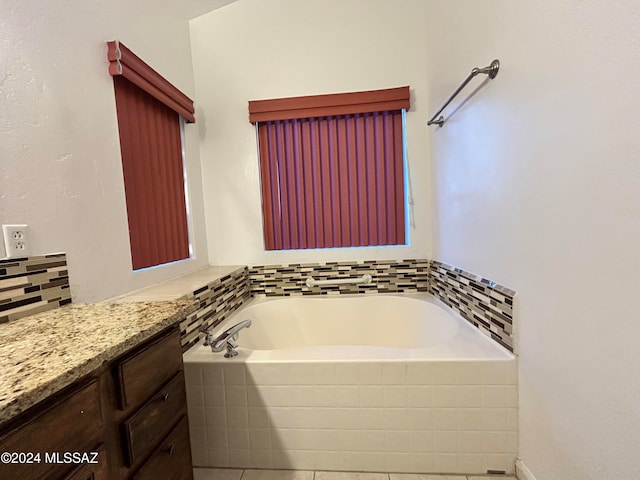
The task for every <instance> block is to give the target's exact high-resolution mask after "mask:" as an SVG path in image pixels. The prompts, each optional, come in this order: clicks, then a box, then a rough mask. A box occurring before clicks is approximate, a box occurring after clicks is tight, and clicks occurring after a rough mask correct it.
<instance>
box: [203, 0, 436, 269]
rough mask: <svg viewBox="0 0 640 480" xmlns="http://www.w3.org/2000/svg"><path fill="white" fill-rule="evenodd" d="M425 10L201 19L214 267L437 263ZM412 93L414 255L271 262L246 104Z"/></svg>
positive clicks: (245, 6)
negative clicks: (393, 90) (405, 89)
mask: <svg viewBox="0 0 640 480" xmlns="http://www.w3.org/2000/svg"><path fill="white" fill-rule="evenodd" d="M426 15H427V9H426V8H425V3H424V2H423V1H421V0H405V1H403V2H397V1H393V0H369V1H367V2H366V3H365V2H362V1H358V0H326V1H322V2H308V1H304V2H302V1H299V0H270V1H269V2H265V1H263V0H239V1H238V2H235V3H233V4H231V5H228V6H226V7H224V8H222V9H220V10H216V11H214V12H212V13H210V14H208V15H205V16H202V17H199V18H197V19H195V20H192V21H191V42H192V51H193V64H194V71H195V83H196V94H197V98H198V105H199V108H198V112H197V113H198V114H199V118H200V119H204V121H203V122H201V123H200V125H199V127H200V141H201V155H202V165H203V179H204V188H205V205H206V207H205V209H206V215H207V233H208V235H207V238H208V246H209V259H210V263H212V264H229V263H249V264H265V263H266V264H269V263H283V262H284V263H287V262H300V261H308V262H311V261H324V260H340V259H349V260H358V259H401V258H416V257H420V258H423V257H428V256H430V254H431V213H430V212H431V204H430V195H431V194H430V191H429V185H430V179H429V176H430V172H429V157H428V155H429V152H428V148H427V142H426V137H427V135H428V132H427V129H426V127H425V117H426V114H427V112H426V109H425V106H426V98H425V89H424V83H425V78H426V73H427V69H426V61H425V56H426V31H425V28H424V24H425V17H426ZM403 85H409V86H410V87H411V89H412V99H411V101H412V106H411V111H410V112H408V115H407V119H408V120H407V123H408V125H407V130H408V149H409V163H410V170H411V182H412V185H413V188H414V200H415V211H414V219H415V227H414V228H412V229H411V232H410V234H411V246H408V247H384V248H380V247H378V248H365V249H362V248H361V249H322V250H308V251H305V250H298V251H288V252H265V251H264V247H263V240H262V217H261V208H260V188H259V177H258V160H257V147H256V139H255V130H254V127H253V125H251V124H250V123H249V121H248V111H247V102H248V101H249V100H258V99H266V98H279V97H290V96H298V95H315V94H324V93H337V92H348V91H358V90H372V89H381V88H389V87H398V86H403Z"/></svg>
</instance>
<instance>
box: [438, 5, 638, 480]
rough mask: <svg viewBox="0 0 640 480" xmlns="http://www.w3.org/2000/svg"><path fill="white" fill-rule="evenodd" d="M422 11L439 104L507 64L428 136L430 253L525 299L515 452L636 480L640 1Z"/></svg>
mask: <svg viewBox="0 0 640 480" xmlns="http://www.w3.org/2000/svg"><path fill="white" fill-rule="evenodd" d="M427 3H428V6H429V10H430V12H432V14H431V15H430V16H429V17H428V19H429V21H428V28H427V30H428V32H429V39H428V44H429V55H428V58H427V64H428V66H429V70H428V78H427V82H428V86H429V91H428V96H429V98H430V102H429V110H430V111H431V110H435V109H436V108H438V107H439V106H440V102H441V101H442V100H444V99H445V98H447V97H448V95H449V94H450V93H452V91H453V90H454V88H455V87H456V86H457V85H458V84H459V83H460V82H461V81H462V79H463V78H464V77H465V76H466V75H467V73H468V72H469V71H470V69H471V68H472V67H474V66H485V65H488V64H489V62H490V61H491V60H492V59H494V58H499V59H500V61H501V63H502V67H501V70H500V73H499V74H498V76H497V78H496V79H495V80H493V81H491V82H490V83H489V84H487V85H486V86H485V87H484V88H483V89H482V90H481V91H479V92H478V93H477V94H476V95H475V96H474V97H473V98H472V99H470V101H469V102H468V103H467V104H466V105H465V106H464V108H462V109H461V110H459V111H458V112H457V114H456V115H455V116H453V117H452V118H451V119H450V120H449V121H448V122H447V123H446V124H445V126H444V128H442V129H439V128H436V127H432V128H433V129H432V132H431V137H430V141H431V143H432V145H433V159H434V167H433V168H434V181H433V185H434V188H435V189H436V205H435V210H436V215H437V228H436V229H435V231H434V234H435V237H434V258H437V259H439V260H442V261H444V262H448V263H451V264H453V265H456V266H459V267H462V268H464V269H467V270H469V271H472V272H475V273H478V274H482V275H484V276H487V277H489V278H492V279H493V280H495V281H497V282H500V283H503V284H505V285H507V286H509V287H512V288H514V289H515V290H516V291H517V292H518V297H517V298H518V300H519V304H518V308H517V312H516V315H517V322H518V326H519V328H518V336H517V342H518V348H519V352H520V361H519V365H520V377H519V380H520V456H521V458H522V459H523V461H524V463H525V464H526V465H527V466H528V468H529V469H530V470H531V472H532V473H533V474H534V475H535V477H536V478H537V480H602V479H613V478H620V479H625V480H631V479H637V478H639V477H638V476H639V475H640V455H638V445H640V348H638V343H639V342H640V321H639V320H640V316H639V314H638V303H637V298H638V291H637V290H638V285H639V282H638V275H639V272H640V255H639V254H638V251H639V250H638V248H639V245H640V135H638V125H640V118H639V115H640V89H639V88H638V79H640V29H638V25H639V24H640V4H639V3H638V2H632V1H625V2H601V1H598V0H585V1H581V2H576V1H571V0H558V1H554V2H526V1H513V0H484V1H482V2H478V1H475V0H464V1H463V0H458V1H456V2H441V1H434V0H431V1H429V2H427ZM475 85H477V83H476V84H475ZM475 85H474V86H475ZM474 86H472V87H471V89H470V90H468V92H469V91H471V90H473V87H474Z"/></svg>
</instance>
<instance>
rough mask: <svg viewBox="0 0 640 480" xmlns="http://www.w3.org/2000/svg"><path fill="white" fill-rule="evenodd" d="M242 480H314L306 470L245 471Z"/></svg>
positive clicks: (311, 473) (311, 474)
mask: <svg viewBox="0 0 640 480" xmlns="http://www.w3.org/2000/svg"><path fill="white" fill-rule="evenodd" d="M242 480H313V472H308V471H304V470H245V471H244V475H243V476H242Z"/></svg>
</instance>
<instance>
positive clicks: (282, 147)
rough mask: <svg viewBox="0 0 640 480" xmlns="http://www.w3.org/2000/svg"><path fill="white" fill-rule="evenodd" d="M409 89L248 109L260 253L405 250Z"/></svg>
mask: <svg viewBox="0 0 640 480" xmlns="http://www.w3.org/2000/svg"><path fill="white" fill-rule="evenodd" d="M408 108H409V87H401V88H395V89H388V90H376V91H369V92H355V93H346V94H334V95H318V96H311V97H296V98H286V99H276V100H261V101H252V102H249V111H250V121H252V122H254V123H256V125H257V132H258V146H259V161H260V179H261V193H262V214H263V232H264V243H265V248H266V250H288V249H308V248H332V247H358V246H382V245H405V244H406V237H405V231H406V224H405V203H406V202H405V197H406V195H405V188H404V186H405V169H404V151H405V149H404V128H403V125H404V121H403V120H404V112H405V111H406V109H408Z"/></svg>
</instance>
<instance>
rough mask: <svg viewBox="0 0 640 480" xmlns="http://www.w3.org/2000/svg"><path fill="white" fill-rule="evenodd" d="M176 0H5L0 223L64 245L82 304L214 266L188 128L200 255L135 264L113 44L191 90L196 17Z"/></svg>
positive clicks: (0, 18)
mask: <svg viewBox="0 0 640 480" xmlns="http://www.w3.org/2000/svg"><path fill="white" fill-rule="evenodd" d="M172 3H173V2H171V1H169V0H163V1H152V0H145V1H139V2H129V1H126V0H117V1H112V2H101V1H98V0H71V1H65V2H42V1H36V0H27V1H21V2H14V1H10V0H0V11H1V12H2V13H1V15H0V32H2V35H0V158H1V161H0V162H1V163H0V223H3V224H4V223H26V224H28V225H29V226H30V233H31V244H32V253H34V254H37V253H50V252H59V251H63V252H66V253H67V258H68V264H69V270H70V275H71V289H72V292H73V295H74V301H93V300H100V299H103V298H106V297H110V296H113V295H116V294H119V293H122V292H125V291H128V290H132V289H135V288H140V287H142V286H145V285H147V284H150V283H155V282H158V281H161V280H164V279H167V278H170V277H173V276H176V275H179V274H182V273H186V272H189V271H192V270H194V269H195V268H197V267H200V266H203V265H206V264H207V252H206V242H205V239H204V235H205V231H204V218H203V213H202V182H201V173H200V164H199V163H200V162H199V151H198V135H197V130H196V129H197V127H196V126H194V125H191V126H187V128H186V131H187V134H186V137H187V138H186V140H187V141H186V152H187V168H188V175H189V191H190V194H191V206H192V212H193V213H192V220H193V222H192V223H193V233H194V236H193V239H194V240H195V245H194V246H195V252H196V255H197V259H194V260H189V261H186V262H183V263H181V264H178V265H173V266H168V267H161V268H158V269H154V270H150V271H145V272H140V273H136V274H133V273H132V271H131V257H130V250H129V237H128V226H127V217H126V210H125V198H124V184H123V180H122V167H121V163H120V146H119V139H118V130H117V123H116V111H115V100H114V94H113V82H112V79H111V77H110V76H109V75H108V73H107V66H108V62H107V59H106V51H107V47H106V43H105V42H106V41H108V40H114V39H119V40H121V41H122V42H123V43H124V44H125V45H127V46H128V47H129V48H131V49H132V50H133V51H134V52H135V53H136V54H138V55H139V56H141V57H142V58H143V59H144V60H146V61H147V62H148V63H149V64H150V65H151V66H153V67H154V68H155V69H156V70H157V71H159V72H160V73H161V74H163V75H164V76H165V77H166V78H167V79H168V80H169V81H171V82H173V83H174V84H175V85H176V86H177V87H178V88H180V89H182V90H183V91H184V92H185V93H186V94H187V95H190V96H191V97H192V98H193V94H194V87H193V72H192V66H191V52H190V43H189V33H188V28H189V27H188V22H187V20H186V18H184V17H182V18H181V16H180V15H179V14H178V11H179V9H178V7H179V5H178V6H174V5H172ZM1 243H2V242H0V244H1ZM0 248H1V249H2V250H0V258H2V257H3V256H4V247H3V246H0Z"/></svg>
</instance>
